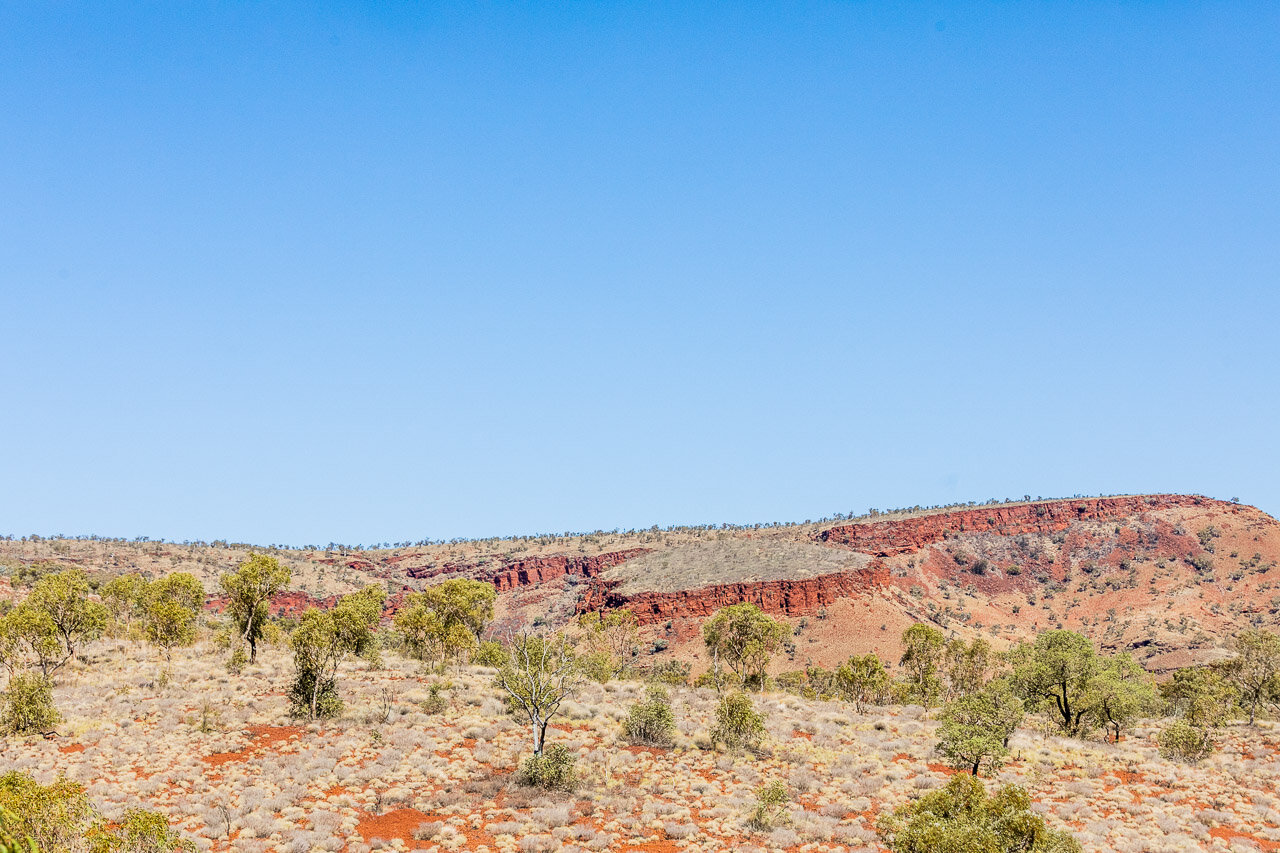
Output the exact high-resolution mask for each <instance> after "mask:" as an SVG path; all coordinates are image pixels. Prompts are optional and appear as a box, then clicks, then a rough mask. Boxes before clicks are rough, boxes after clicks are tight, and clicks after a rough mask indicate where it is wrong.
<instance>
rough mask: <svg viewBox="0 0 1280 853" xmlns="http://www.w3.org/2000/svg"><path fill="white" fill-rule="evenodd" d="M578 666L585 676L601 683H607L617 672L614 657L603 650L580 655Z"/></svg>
mask: <svg viewBox="0 0 1280 853" xmlns="http://www.w3.org/2000/svg"><path fill="white" fill-rule="evenodd" d="M578 668H579V669H580V670H581V672H582V674H583V675H584V676H586V677H587V678H589V679H591V680H592V681H595V682H599V683H600V684H607V683H608V682H609V681H610V680H611V679H612V678H613V677H614V675H615V674H616V673H617V667H616V666H614V663H613V657H612V656H611V655H610V654H609V653H608V652H602V651H598V652H587V653H586V654H584V655H578Z"/></svg>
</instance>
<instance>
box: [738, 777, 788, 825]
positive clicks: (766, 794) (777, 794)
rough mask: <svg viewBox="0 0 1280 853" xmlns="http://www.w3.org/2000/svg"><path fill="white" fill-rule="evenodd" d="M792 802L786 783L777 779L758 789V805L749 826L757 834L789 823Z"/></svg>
mask: <svg viewBox="0 0 1280 853" xmlns="http://www.w3.org/2000/svg"><path fill="white" fill-rule="evenodd" d="M789 802H791V792H790V791H788V790H787V786H786V783H784V782H783V781H782V780H781V779H775V780H773V781H772V782H769V783H768V784H766V785H761V786H760V787H759V788H756V805H755V808H753V809H752V810H751V817H750V818H749V819H748V820H747V825H748V826H750V827H751V828H752V829H754V830H756V831H757V832H768V831H769V830H771V829H773V828H774V827H776V826H778V825H779V824H783V823H787V822H788V818H789V816H788V815H787V803H789Z"/></svg>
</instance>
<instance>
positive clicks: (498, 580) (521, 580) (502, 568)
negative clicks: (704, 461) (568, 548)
mask: <svg viewBox="0 0 1280 853" xmlns="http://www.w3.org/2000/svg"><path fill="white" fill-rule="evenodd" d="M650 550H652V549H650V548H627V549H626V550H623V551H609V552H607V553H604V554H595V555H593V556H589V557H588V556H582V555H576V554H548V555H545V556H541V557H524V558H522V559H519V560H508V561H504V562H502V563H499V564H498V565H497V566H494V565H492V564H489V563H485V564H466V563H449V564H446V565H444V566H439V567H434V568H419V569H409V570H408V572H407V574H408V575H409V577H411V578H418V579H424V578H431V577H438V576H441V575H446V574H461V575H467V576H470V577H474V578H476V579H477V580H487V581H490V582H491V583H492V584H493V585H494V586H495V587H496V588H497V590H498V592H506V591H508V590H512V589H516V588H518V587H522V586H532V585H534V584H540V583H545V582H547V581H553V580H557V579H559V578H562V577H566V576H569V577H580V578H594V577H597V576H598V575H600V574H601V573H602V572H604V571H605V570H606V569H610V568H613V567H614V566H617V565H621V564H622V563H624V562H626V561H627V560H630V559H631V558H633V557H639V556H640V555H641V554H648V553H649V552H650Z"/></svg>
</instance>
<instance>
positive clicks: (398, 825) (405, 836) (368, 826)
mask: <svg viewBox="0 0 1280 853" xmlns="http://www.w3.org/2000/svg"><path fill="white" fill-rule="evenodd" d="M443 820H444V818H442V817H438V816H435V815H429V814H424V813H423V812H420V811H418V810H417V809H393V810H392V811H389V812H387V813H386V814H380V815H375V814H370V813H368V812H361V813H360V821H359V822H358V823H357V824H356V832H358V833H360V837H361V838H363V839H364V840H365V841H369V840H370V839H372V838H383V839H386V840H387V841H390V840H391V839H393V838H399V839H400V840H401V841H403V842H404V843H405V844H406V845H407V846H408V847H410V848H412V847H414V846H415V845H422V846H423V847H429V846H430V843H429V842H426V841H418V840H417V839H415V838H414V837H413V831H414V830H415V829H417V828H418V827H419V826H422V824H424V823H430V822H432V821H443Z"/></svg>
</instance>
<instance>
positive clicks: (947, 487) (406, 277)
mask: <svg viewBox="0 0 1280 853" xmlns="http://www.w3.org/2000/svg"><path fill="white" fill-rule="evenodd" d="M1278 151H1280V7H1278V6H1276V5H1274V4H1262V3H1257V4H1243V3H1239V4H1234V3H1223V4H1189V3H1188V4H1172V3H1169V4H1157V3H1148V4H1133V3H1127V4H1094V3H1088V4H1084V3H1081V4H998V5H980V4H968V3H966V4H943V3H913V4H904V5H901V6H890V5H885V4H863V3H826V4H802V3H796V4H715V5H711V4H708V5H696V6H695V5H694V4H688V3H678V4H668V5H662V4H656V3H654V4H649V3H646V4H640V3H633V4H604V3H600V4H565V5H559V4H506V3H490V4H466V5H456V6H455V5H448V4H409V3H405V4H296V5H287V4H274V5H268V4H214V3H200V4H195V3H149V4H134V5H132V6H131V7H126V6H122V5H116V4H90V3H85V4H75V3H40V4H9V5H6V6H4V7H0V198H3V203H0V405H3V417H2V418H0V440H2V441H3V452H2V453H0V532H7V533H13V534H17V535H22V534H26V533H33V532H34V533H40V534H43V535H47V534H52V533H58V532H61V533H66V534H87V533H97V534H103V535H118V536H136V535H147V536H152V537H166V538H170V539H179V540H181V539H188V538H190V539H196V538H199V539H213V538H228V539H232V540H241V541H252V542H260V543H271V542H282V543H291V544H305V543H325V542H328V541H340V542H348V543H369V542H375V541H398V540H409V539H420V538H426V537H432V538H437V537H443V538H450V537H454V536H477V535H490V534H511V533H527V532H538V531H552V530H554V531H563V530H570V529H572V530H580V529H595V528H605V529H608V528H612V527H615V526H621V527H633V526H648V525H650V524H655V523H656V524H664V525H665V524H670V523H702V522H716V523H718V522H723V521H728V522H757V521H758V522H768V521H775V520H804V519H805V518H810V517H813V518H816V517H819V516H822V515H827V514H830V513H834V512H846V511H850V510H853V511H859V512H860V511H864V510H865V509H866V508H868V507H871V506H875V507H880V508H884V507H894V506H904V505H912V504H935V503H946V502H952V501H963V500H971V499H972V500H982V499H986V498H989V497H999V498H1003V497H1006V496H1021V495H1023V494H1031V495H1033V496H1034V495H1045V496H1049V495H1071V494H1076V493H1082V494H1094V493H1101V492H1108V493H1110V492H1146V491H1190V492H1200V493H1205V494H1209V495H1213V496H1216V497H1222V498H1230V497H1239V498H1240V499H1241V500H1243V501H1245V502H1248V503H1253V504H1256V505H1258V506H1261V507H1262V508H1263V509H1266V510H1268V511H1270V512H1273V513H1280V464H1277V458H1278V457H1277V446H1276V436H1277V430H1276V423H1277V416H1278V415H1280V402H1278V394H1277V391H1278V390H1280V382H1278V381H1277V380H1278V379H1280V342H1278V338H1277V318H1278V317H1280V295H1278V293H1277V291H1278V285H1280V239H1278V238H1280V157H1277V152H1278Z"/></svg>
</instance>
